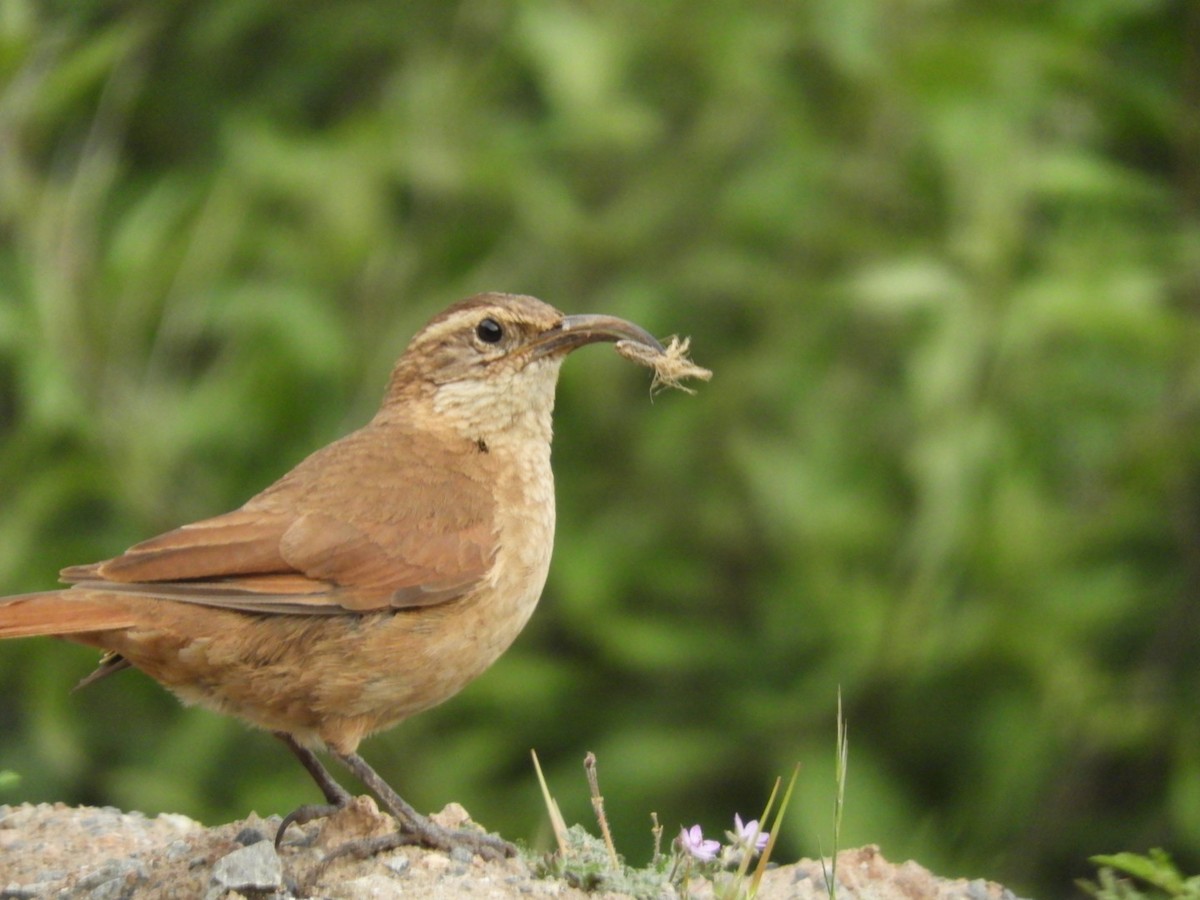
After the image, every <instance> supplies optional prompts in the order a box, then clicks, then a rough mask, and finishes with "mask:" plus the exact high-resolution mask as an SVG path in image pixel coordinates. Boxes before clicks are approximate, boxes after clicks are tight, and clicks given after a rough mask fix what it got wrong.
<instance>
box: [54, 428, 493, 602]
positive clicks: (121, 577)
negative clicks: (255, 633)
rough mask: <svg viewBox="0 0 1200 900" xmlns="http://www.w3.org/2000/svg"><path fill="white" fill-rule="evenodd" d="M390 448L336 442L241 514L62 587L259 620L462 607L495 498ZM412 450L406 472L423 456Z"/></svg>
mask: <svg viewBox="0 0 1200 900" xmlns="http://www.w3.org/2000/svg"><path fill="white" fill-rule="evenodd" d="M364 434H365V436H364ZM396 442H397V439H396V438H395V437H394V436H393V438H392V439H391V441H390V442H389V443H387V444H386V447H387V451H388V452H385V453H372V452H370V451H371V448H372V447H373V446H374V445H379V444H382V440H381V437H380V436H378V435H372V434H370V433H367V432H366V429H364V431H363V432H357V433H355V435H352V436H350V438H348V439H343V442H339V444H343V446H342V451H341V453H330V452H329V451H330V450H331V449H333V447H337V446H338V445H333V447H331V448H326V450H324V451H319V452H318V453H317V454H314V455H313V456H311V457H309V458H308V459H307V460H305V461H304V462H303V463H301V465H300V466H298V467H297V468H296V469H294V470H293V471H292V472H291V473H289V474H288V475H287V476H285V477H284V478H283V479H281V480H280V481H279V482H277V483H276V484H275V485H273V486H272V487H271V488H269V489H268V490H267V491H264V492H263V493H262V494H260V495H258V496H257V497H255V498H254V499H253V500H251V501H250V502H249V503H247V504H246V505H245V506H243V507H242V508H241V509H237V510H234V511H233V512H230V513H226V514H225V515H222V516H217V517H215V518H211V519H204V520H202V521H200V522H195V523H193V524H191V525H184V526H183V527H181V528H176V529H174V530H173V531H168V532H166V533H165V534H162V535H159V536H158V537H155V538H151V539H150V540H148V541H144V542H142V543H140V544H137V545H136V546H134V547H131V548H130V549H129V550H127V551H126V552H125V553H123V554H121V555H120V556H117V557H114V558H113V559H110V560H106V561H104V562H100V563H95V564H93V565H89V566H73V567H71V568H68V569H64V570H63V572H62V573H61V575H62V578H63V580H64V581H67V582H70V583H72V584H74V585H75V586H77V587H80V588H85V589H96V590H120V592H121V593H123V594H142V595H146V596H148V597H156V598H160V599H167V600H176V601H182V602H190V603H199V604H204V605H208V606H220V607H225V608H229V609H238V610H243V611H247V612H265V613H271V612H278V613H296V614H321V613H327V614H328V613H344V612H346V611H354V612H369V611H372V610H381V609H403V608H412V607H420V606H430V605H434V604H438V603H443V602H446V601H447V600H451V599H453V598H455V597H458V596H461V595H462V594H463V593H465V592H466V591H468V590H470V588H471V587H472V586H473V585H475V584H476V583H477V582H478V581H479V580H480V579H482V578H483V577H485V576H486V574H487V572H488V570H489V569H490V568H491V565H492V562H493V560H494V558H495V552H496V546H497V535H496V533H495V526H494V515H493V506H494V503H493V500H492V496H491V492H490V490H488V489H487V486H486V482H479V481H474V480H471V479H468V478H466V477H464V476H461V475H457V474H456V470H455V469H454V468H453V467H445V466H430V465H422V464H418V465H416V466H411V465H402V466H398V465H397V464H396V454H397V453H400V452H403V451H404V450H405V449H406V448H405V447H404V446H403V445H404V441H403V440H399V444H400V445H401V446H399V447H396V446H393V444H395V443H396ZM407 449H408V450H409V453H404V454H403V457H402V458H403V459H404V460H405V461H406V462H407V461H408V460H411V459H412V458H413V457H412V456H411V455H410V454H411V452H412V451H414V450H415V449H418V448H407ZM427 449H428V448H427ZM347 457H348V458H349V461H348V462H346V461H345V460H346V458H347ZM425 458H426V459H427V458H428V457H425ZM347 467H349V469H350V470H351V474H352V480H349V481H347V480H346V476H347ZM447 492H449V494H450V495H453V497H454V498H455V502H454V503H453V504H452V507H453V510H452V511H451V510H449V509H447V508H446V507H447V506H448V505H447V504H445V503H444V498H445V497H446V496H447V495H448V494H447Z"/></svg>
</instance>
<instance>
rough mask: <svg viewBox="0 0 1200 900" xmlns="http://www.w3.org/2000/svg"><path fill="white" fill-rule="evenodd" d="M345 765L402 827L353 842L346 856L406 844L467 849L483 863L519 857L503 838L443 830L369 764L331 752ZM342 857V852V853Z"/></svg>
mask: <svg viewBox="0 0 1200 900" xmlns="http://www.w3.org/2000/svg"><path fill="white" fill-rule="evenodd" d="M330 752H331V753H332V754H333V755H334V756H336V757H337V758H338V759H339V760H341V761H342V763H343V764H344V765H345V766H346V768H347V769H349V770H350V771H351V772H353V773H354V774H355V776H356V777H357V778H358V780H359V781H361V782H362V783H363V784H364V785H365V786H366V787H367V788H368V789H370V791H371V792H372V793H373V794H375V796H376V797H378V798H379V799H380V800H381V801H382V802H383V805H384V806H385V807H387V810H388V812H390V813H391V814H392V815H393V816H395V818H396V821H397V823H398V824H399V826H400V831H399V832H398V833H396V834H389V835H384V836H383V837H380V838H369V839H367V840H365V841H362V842H357V841H356V842H354V844H355V846H351V847H347V848H345V851H346V852H349V853H353V854H356V855H366V854H370V853H379V852H381V851H382V850H387V849H392V848H394V847H399V846H402V845H404V844H413V843H417V844H424V845H425V846H426V847H433V848H435V849H438V850H446V851H450V850H452V849H454V848H455V847H465V848H466V849H468V850H470V851H471V852H473V853H478V854H479V855H480V856H482V857H483V858H484V859H501V858H503V857H505V856H516V854H517V848H516V847H514V846H513V845H512V844H510V843H509V842H508V841H506V840H504V839H503V838H500V837H496V836H494V835H490V834H485V833H483V832H477V831H466V830H450V829H448V828H443V827H442V826H441V825H438V824H436V823H434V822H432V821H430V820H429V819H428V818H427V817H425V816H423V815H421V814H420V813H419V812H417V811H416V810H415V809H413V808H412V806H411V805H409V803H408V802H407V801H405V800H404V798H403V797H401V796H400V795H399V794H397V793H396V792H395V790H393V789H392V786H391V785H390V784H388V783H387V782H386V781H384V780H383V778H382V777H381V776H380V775H379V773H378V772H376V771H375V770H374V769H372V768H371V767H370V765H368V764H367V761H366V760H365V759H363V758H362V757H361V756H359V755H358V754H357V753H339V752H338V751H337V750H330ZM339 853H340V851H339Z"/></svg>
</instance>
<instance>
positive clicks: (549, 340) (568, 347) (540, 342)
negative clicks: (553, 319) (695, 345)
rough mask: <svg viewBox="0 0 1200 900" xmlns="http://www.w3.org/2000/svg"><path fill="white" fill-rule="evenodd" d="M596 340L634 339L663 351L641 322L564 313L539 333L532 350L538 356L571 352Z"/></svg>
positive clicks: (530, 346)
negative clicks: (565, 314) (639, 323)
mask: <svg viewBox="0 0 1200 900" xmlns="http://www.w3.org/2000/svg"><path fill="white" fill-rule="evenodd" d="M597 341H633V342H634V343H636V344H644V345H645V346H647V347H652V348H653V349H655V350H657V351H659V352H660V353H661V352H662V350H663V345H662V344H660V343H659V342H658V339H657V338H656V337H655V336H654V335H652V334H651V333H650V332H648V331H647V330H646V329H644V328H642V327H641V326H640V325H634V324H633V323H632V322H630V321H627V320H626V319H618V318H617V317H616V316H598V315H580V316H563V318H562V319H561V320H559V322H558V324H557V325H554V326H553V327H551V328H548V329H546V330H545V331H543V332H542V333H541V334H539V335H538V336H537V337H536V338H535V339H534V340H533V341H532V342H531V343H530V345H529V349H530V350H531V351H532V352H533V353H534V354H536V355H537V356H547V355H549V354H551V353H557V352H560V351H561V352H563V353H570V352H571V351H572V350H574V349H576V348H578V347H582V346H584V345H585V344H594V343H596V342H597Z"/></svg>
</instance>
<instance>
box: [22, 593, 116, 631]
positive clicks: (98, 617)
mask: <svg viewBox="0 0 1200 900" xmlns="http://www.w3.org/2000/svg"><path fill="white" fill-rule="evenodd" d="M133 624H134V620H133V617H132V616H131V615H130V614H129V612H128V611H127V610H123V609H115V608H113V607H111V606H108V605H106V604H104V603H102V602H100V601H97V600H89V599H88V598H87V597H86V596H83V597H79V596H75V597H72V596H71V592H70V591H47V592H46V593H44V594H20V595H18V596H16V597H7V598H5V599H4V600H3V601H2V602H0V638H18V637H34V636H36V635H69V634H79V633H80V632H84V631H106V630H108V629H110V628H128V627H129V626H130V625H133Z"/></svg>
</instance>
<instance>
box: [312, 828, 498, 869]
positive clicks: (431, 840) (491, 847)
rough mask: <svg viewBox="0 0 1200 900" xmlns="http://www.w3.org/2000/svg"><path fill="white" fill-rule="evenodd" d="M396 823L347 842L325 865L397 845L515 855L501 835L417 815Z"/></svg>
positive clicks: (489, 855)
mask: <svg viewBox="0 0 1200 900" xmlns="http://www.w3.org/2000/svg"><path fill="white" fill-rule="evenodd" d="M399 824H400V830H398V831H393V832H390V833H389V834H383V835H377V836H375V837H365V838H359V839H356V840H351V841H347V842H346V843H344V844H342V845H341V846H339V847H337V848H336V849H334V850H333V851H332V852H330V853H328V854H327V855H326V856H325V859H324V860H323V861H322V862H323V864H324V865H328V864H329V863H331V862H332V861H333V860H335V859H339V858H341V857H344V856H349V857H353V858H355V859H365V858H367V857H370V856H375V855H376V854H378V853H386V852H387V851H388V850H395V849H397V848H399V847H412V846H419V847H427V848H429V849H431V850H441V851H443V852H445V853H449V854H453V853H454V852H455V851H456V850H459V851H465V852H466V853H468V854H470V855H472V856H479V857H480V858H482V859H485V860H499V859H505V858H507V857H510V856H516V855H517V848H516V846H514V845H513V844H510V843H509V842H508V841H506V840H504V839H503V838H501V837H499V836H497V835H494V834H487V833H486V832H483V831H476V830H474V829H471V828H443V827H442V826H441V825H438V824H437V823H436V822H434V821H432V820H431V819H427V818H425V817H424V816H420V817H418V818H417V819H415V820H409V821H405V822H402V823H399Z"/></svg>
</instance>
